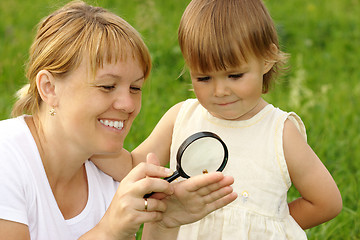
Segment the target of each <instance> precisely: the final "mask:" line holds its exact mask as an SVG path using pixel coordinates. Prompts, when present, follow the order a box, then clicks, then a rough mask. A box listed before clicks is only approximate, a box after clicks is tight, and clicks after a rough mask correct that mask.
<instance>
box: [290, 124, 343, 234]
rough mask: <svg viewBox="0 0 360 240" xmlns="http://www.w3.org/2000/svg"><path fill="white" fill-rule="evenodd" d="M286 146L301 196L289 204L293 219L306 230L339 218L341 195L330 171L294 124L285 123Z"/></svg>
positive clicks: (293, 179) (291, 171) (292, 174)
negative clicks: (336, 217)
mask: <svg viewBox="0 0 360 240" xmlns="http://www.w3.org/2000/svg"><path fill="white" fill-rule="evenodd" d="M283 145H284V154H285V159H286V162H287V166H288V169H289V174H290V177H291V180H292V182H293V184H294V186H295V187H296V189H297V190H298V191H299V193H300V195H301V197H300V198H298V199H296V200H295V201H293V202H291V203H289V209H290V214H291V216H292V217H293V218H294V219H295V221H296V222H297V223H298V224H299V225H300V226H301V227H302V228H303V229H307V228H311V227H314V226H317V225H319V224H321V223H323V222H326V221H329V220H330V219H332V218H334V217H335V216H337V215H338V214H339V213H340V211H341V209H342V200H341V195H340V191H339V189H338V187H337V186H336V183H335V181H334V179H333V178H332V176H331V174H330V173H329V171H328V170H327V169H326V167H325V166H324V164H323V163H322V162H321V160H320V159H319V158H318V157H317V155H316V154H315V153H314V151H313V150H312V149H311V147H310V146H309V145H308V144H307V143H306V141H305V139H304V138H303V137H302V136H301V134H300V132H299V131H298V129H297V128H296V127H295V125H294V124H293V123H292V122H291V121H290V120H286V122H285V126H284V136H283Z"/></svg>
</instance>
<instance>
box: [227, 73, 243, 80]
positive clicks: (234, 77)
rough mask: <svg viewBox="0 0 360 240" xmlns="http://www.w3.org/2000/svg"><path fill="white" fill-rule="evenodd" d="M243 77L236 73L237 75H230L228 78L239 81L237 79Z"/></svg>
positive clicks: (241, 74)
mask: <svg viewBox="0 0 360 240" xmlns="http://www.w3.org/2000/svg"><path fill="white" fill-rule="evenodd" d="M243 76H244V74H243V73H237V74H230V75H229V78H231V79H239V78H242V77H243Z"/></svg>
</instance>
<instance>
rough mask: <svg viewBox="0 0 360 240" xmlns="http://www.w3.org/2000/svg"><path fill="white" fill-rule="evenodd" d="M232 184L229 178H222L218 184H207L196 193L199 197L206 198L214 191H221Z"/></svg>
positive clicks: (232, 180)
mask: <svg viewBox="0 0 360 240" xmlns="http://www.w3.org/2000/svg"><path fill="white" fill-rule="evenodd" d="M233 183H234V178H233V177H231V176H224V178H223V179H221V180H220V181H218V182H215V183H212V184H208V185H206V186H204V187H201V188H199V189H198V190H197V191H196V192H197V194H199V195H201V196H207V195H209V194H211V193H213V192H215V191H218V190H221V189H223V188H225V187H228V186H230V185H231V184H233Z"/></svg>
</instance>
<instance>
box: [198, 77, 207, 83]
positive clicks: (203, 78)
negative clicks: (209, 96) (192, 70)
mask: <svg viewBox="0 0 360 240" xmlns="http://www.w3.org/2000/svg"><path fill="white" fill-rule="evenodd" d="M197 80H198V81H199V82H206V81H209V80H210V77H198V78H197Z"/></svg>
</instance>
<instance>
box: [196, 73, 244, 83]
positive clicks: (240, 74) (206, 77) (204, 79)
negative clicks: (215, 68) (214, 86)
mask: <svg viewBox="0 0 360 240" xmlns="http://www.w3.org/2000/svg"><path fill="white" fill-rule="evenodd" d="M243 76H244V73H236V74H229V75H227V76H226V77H227V78H228V79H233V80H236V79H239V78H242V77H243ZM224 77H225V76H224ZM211 78H212V77H211V76H205V77H196V80H197V81H198V82H207V81H209V80H211Z"/></svg>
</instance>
